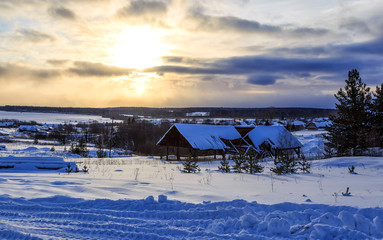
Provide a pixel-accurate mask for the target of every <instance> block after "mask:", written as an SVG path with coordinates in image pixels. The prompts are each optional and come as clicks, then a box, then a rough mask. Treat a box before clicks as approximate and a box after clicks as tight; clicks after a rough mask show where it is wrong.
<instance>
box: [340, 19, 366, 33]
mask: <svg viewBox="0 0 383 240" xmlns="http://www.w3.org/2000/svg"><path fill="white" fill-rule="evenodd" d="M339 29H341V30H346V31H350V32H357V33H363V34H367V33H370V32H371V30H370V28H369V27H368V24H367V23H366V22H365V21H363V20H361V19H357V18H348V19H345V20H343V21H342V22H341V24H340V25H339Z"/></svg>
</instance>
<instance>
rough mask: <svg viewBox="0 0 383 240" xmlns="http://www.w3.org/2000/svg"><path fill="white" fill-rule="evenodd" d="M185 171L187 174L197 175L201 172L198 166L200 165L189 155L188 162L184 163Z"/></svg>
mask: <svg viewBox="0 0 383 240" xmlns="http://www.w3.org/2000/svg"><path fill="white" fill-rule="evenodd" d="M182 166H183V167H184V169H183V170H182V171H183V172H185V173H195V172H197V171H198V172H199V171H201V169H200V168H199V166H198V163H197V161H196V160H195V159H192V156H191V155H190V154H189V156H188V158H187V160H186V161H185V162H183V163H182Z"/></svg>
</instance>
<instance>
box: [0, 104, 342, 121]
mask: <svg viewBox="0 0 383 240" xmlns="http://www.w3.org/2000/svg"><path fill="white" fill-rule="evenodd" d="M0 110H2V111H22V112H44V113H74V114H89V115H99V116H103V117H109V118H114V119H119V120H124V119H126V118H127V117H125V116H124V114H125V115H133V116H146V117H153V118H184V117H186V114H187V113H192V112H209V116H208V118H259V119H271V118H279V119H285V118H290V119H293V118H316V117H328V116H329V115H331V114H333V113H335V112H336V110H334V109H321V108H275V107H268V108H209V107H196V108H145V107H116V108H71V107H35V106H0ZM198 118H201V117H198Z"/></svg>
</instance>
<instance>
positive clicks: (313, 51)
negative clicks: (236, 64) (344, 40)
mask: <svg viewBox="0 0 383 240" xmlns="http://www.w3.org/2000/svg"><path fill="white" fill-rule="evenodd" d="M247 49H249V50H251V49H252V47H251V46H250V47H248V48H247ZM272 52H273V53H274V54H285V55H300V56H325V55H327V56H331V55H332V56H334V55H338V56H348V57H349V56H355V55H376V56H381V55H382V54H383V37H379V38H376V39H373V40H370V41H364V42H359V43H350V44H342V45H340V44H327V45H324V46H317V47H296V48H287V47H285V48H275V49H273V50H272Z"/></svg>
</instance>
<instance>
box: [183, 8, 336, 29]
mask: <svg viewBox="0 0 383 240" xmlns="http://www.w3.org/2000/svg"><path fill="white" fill-rule="evenodd" d="M203 11H204V10H203V9H201V8H196V9H192V10H191V11H190V12H189V15H188V17H187V19H188V20H191V21H192V22H194V23H196V30H202V31H209V32H219V31H225V32H227V31H229V32H238V33H268V34H275V33H284V34H289V35H291V36H296V35H299V36H307V35H314V36H318V35H324V34H326V33H328V32H329V31H328V30H327V29H323V28H294V27H293V28H284V27H281V26H277V25H270V24H262V23H259V22H258V21H254V20H247V19H243V18H238V17H233V16H210V15H206V14H204V13H203Z"/></svg>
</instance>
